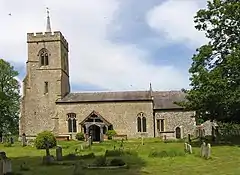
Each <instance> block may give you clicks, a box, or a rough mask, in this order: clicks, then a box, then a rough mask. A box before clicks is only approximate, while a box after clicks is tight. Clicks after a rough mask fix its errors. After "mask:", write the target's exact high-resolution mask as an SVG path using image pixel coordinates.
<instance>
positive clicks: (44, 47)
mask: <svg viewBox="0 0 240 175" xmlns="http://www.w3.org/2000/svg"><path fill="white" fill-rule="evenodd" d="M27 43H28V59H27V62H26V76H25V78H24V80H23V97H22V101H21V115H20V122H19V134H23V133H25V134H26V136H27V137H29V136H30V137H31V136H36V134H37V133H39V132H41V131H43V130H49V131H51V130H53V127H54V118H56V111H55V110H56V104H55V102H56V100H57V99H61V98H63V97H64V96H66V95H67V94H68V93H69V92H70V83H69V64H68V42H67V40H66V39H65V38H64V36H63V35H62V33H61V32H59V31H56V32H52V31H51V25H50V17H49V11H48V10H47V28H46V32H45V33H42V32H40V33H36V34H34V33H28V34H27Z"/></svg>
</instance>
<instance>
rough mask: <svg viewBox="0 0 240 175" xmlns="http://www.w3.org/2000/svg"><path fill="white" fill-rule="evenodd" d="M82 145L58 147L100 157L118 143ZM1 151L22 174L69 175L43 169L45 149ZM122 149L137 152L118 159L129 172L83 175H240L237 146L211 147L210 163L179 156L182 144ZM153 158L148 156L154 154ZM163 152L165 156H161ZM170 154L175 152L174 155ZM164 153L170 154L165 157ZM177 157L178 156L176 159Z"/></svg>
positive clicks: (69, 169)
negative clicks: (25, 167) (25, 165)
mask: <svg viewBox="0 0 240 175" xmlns="http://www.w3.org/2000/svg"><path fill="white" fill-rule="evenodd" d="M80 144H81V142H77V141H68V142H67V141H65V142H59V143H58V145H61V146H62V147H63V155H68V154H70V153H75V151H76V149H77V151H78V152H79V154H80V155H85V154H88V153H91V152H93V153H94V154H95V155H96V156H98V155H103V154H104V153H105V151H106V150H113V148H114V145H115V147H116V149H118V148H119V146H120V141H118V142H116V141H106V142H103V143H94V144H93V145H92V148H91V149H86V150H81V151H80ZM0 149H1V150H3V151H5V152H6V153H7V156H8V157H9V158H11V159H12V164H13V170H14V172H21V173H22V174H24V175H42V174H44V175H53V174H58V175H66V174H69V175H71V174H72V173H73V169H74V167H73V166H63V165H61V166H60V165H58V166H44V165H42V156H44V155H45V150H37V149H36V148H34V147H29V146H28V147H21V145H20V143H15V144H14V145H13V146H12V147H4V146H3V145H0ZM124 150H126V151H129V152H131V151H133V152H137V154H129V155H122V156H121V158H122V159H123V160H124V161H125V162H126V163H127V164H128V165H129V169H119V170H89V169H84V170H83V171H84V173H85V174H86V175H97V174H105V175H110V174H114V175H119V174H125V175H144V174H153V175H157V174H161V175H172V174H176V175H186V174H191V175H199V174H204V175H239V174H240V166H239V165H240V147H239V146H213V147H212V151H211V152H212V157H211V159H209V160H205V159H203V158H200V156H199V155H200V148H199V147H193V154H191V155H189V154H187V155H184V156H183V155H182V152H183V150H184V145H183V143H177V142H172V143H164V142H162V141H159V140H157V139H146V140H145V141H144V145H141V140H140V139H134V140H129V141H125V142H124ZM154 152H155V154H154V156H150V154H152V153H154ZM162 152H164V156H162ZM173 152H175V153H174V154H173ZM51 154H52V155H54V156H55V149H51ZM166 154H169V156H167V155H166ZM178 155H180V156H178ZM84 161H85V163H91V161H93V160H91V159H86V160H85V159H84ZM23 162H26V164H27V166H28V167H29V168H30V170H29V171H20V165H21V164H22V163H23Z"/></svg>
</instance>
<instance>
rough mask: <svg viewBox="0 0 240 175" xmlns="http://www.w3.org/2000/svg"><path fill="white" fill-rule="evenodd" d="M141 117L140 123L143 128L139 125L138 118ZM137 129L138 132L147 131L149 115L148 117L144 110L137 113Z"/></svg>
mask: <svg viewBox="0 0 240 175" xmlns="http://www.w3.org/2000/svg"><path fill="white" fill-rule="evenodd" d="M139 119H140V124H141V128H140V130H139V127H138V120H139ZM143 119H145V131H143V129H144V125H143V121H144V120H143ZM136 131H137V133H147V117H146V114H145V113H143V112H140V113H138V115H137V127H136Z"/></svg>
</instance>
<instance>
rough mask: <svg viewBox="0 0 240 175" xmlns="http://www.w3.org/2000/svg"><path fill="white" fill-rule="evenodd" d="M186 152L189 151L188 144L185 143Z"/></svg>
mask: <svg viewBox="0 0 240 175" xmlns="http://www.w3.org/2000/svg"><path fill="white" fill-rule="evenodd" d="M184 152H188V144H187V143H184Z"/></svg>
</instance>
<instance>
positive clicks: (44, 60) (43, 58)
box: [39, 49, 49, 66]
mask: <svg viewBox="0 0 240 175" xmlns="http://www.w3.org/2000/svg"><path fill="white" fill-rule="evenodd" d="M39 56H40V65H41V66H47V65H49V60H48V59H49V52H48V51H47V49H42V50H40V52H39Z"/></svg>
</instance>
